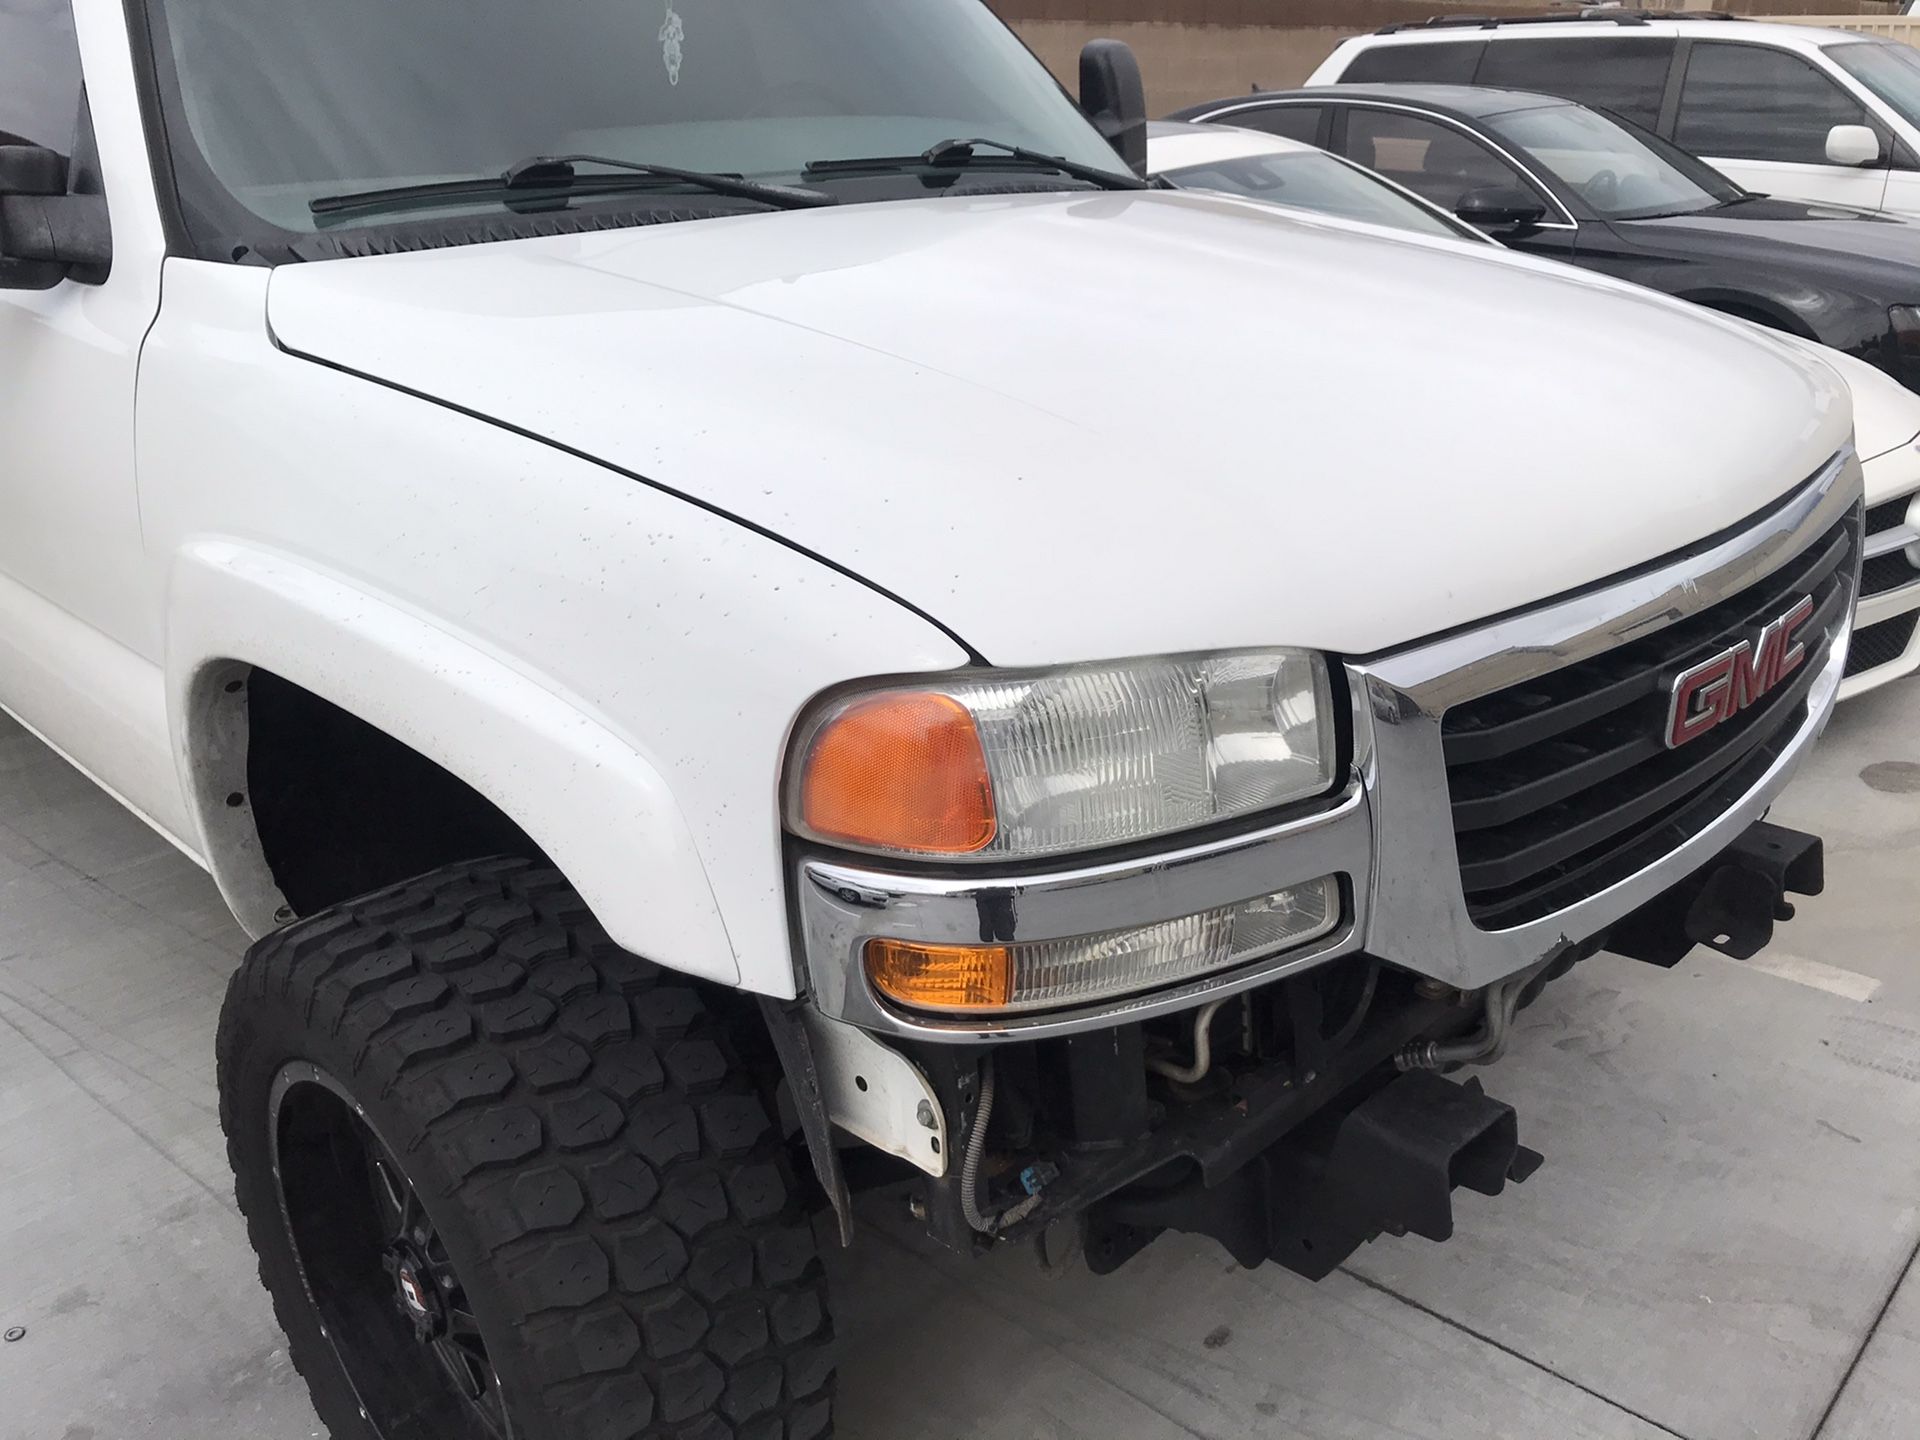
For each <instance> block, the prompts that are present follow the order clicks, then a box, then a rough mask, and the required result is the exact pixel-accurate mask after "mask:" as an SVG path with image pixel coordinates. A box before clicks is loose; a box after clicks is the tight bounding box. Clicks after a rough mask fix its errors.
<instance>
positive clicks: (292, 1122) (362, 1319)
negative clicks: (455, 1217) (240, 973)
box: [269, 1064, 513, 1440]
mask: <svg viewBox="0 0 1920 1440" xmlns="http://www.w3.org/2000/svg"><path fill="white" fill-rule="evenodd" d="M269 1123H270V1132H269V1133H270V1134H271V1135H272V1137H273V1147H274V1148H273V1166H274V1181H275V1184H276V1187H277V1189H278V1191H279V1197H280V1213H281V1217H282V1220H283V1222H284V1224H285V1226H286V1231H287V1236H288V1239H289V1240H290V1241H291V1243H292V1247H293V1253H294V1257H295V1260H296V1261H297V1262H298V1264H299V1268H300V1278H301V1282H302V1283H303V1284H304V1286H305V1287H306V1292H307V1299H308V1301H309V1302H310V1304H311V1305H312V1307H313V1310H314V1312H315V1314H316V1315H317V1316H318V1318H319V1321H320V1331H321V1335H322V1336H323V1338H324V1339H325V1340H326V1342H327V1344H328V1345H329V1346H331V1348H332V1350H333V1353H334V1355H335V1356H336V1357H337V1358H338V1360H339V1363H340V1368H341V1369H342V1370H343V1371H344V1372H345V1374H346V1377H347V1380H348V1382H349V1383H350V1384H351V1386H352V1387H353V1392H354V1398H355V1400H356V1401H357V1402H358V1405H359V1409H360V1414H361V1416H362V1417H363V1418H364V1419H365V1420H366V1422H367V1423H368V1424H369V1425H370V1426H372V1428H373V1429H374V1431H375V1433H376V1434H378V1435H379V1436H380V1437H381V1440H513V1426H512V1423H511V1421H510V1420H509V1418H508V1415H507V1410H506V1404H505V1398H504V1396H503V1395H502V1393H501V1387H500V1380H499V1376H498V1374H497V1372H496V1370H495V1367H494V1363H493V1360H492V1358H491V1356H490V1355H489V1353H488V1348H487V1341H486V1338H485V1336H484V1335H483V1333H482V1330H481V1325H480V1321H479V1318H478V1316H476V1315H475V1314H474V1311H473V1308H472V1305H471V1302H470V1301H469V1300H468V1297H467V1289H466V1285H465V1283H464V1281H463V1280H462V1279H461V1276H460V1273H459V1271H458V1270H457V1269H456V1268H455V1266H454V1263H453V1260H452V1258H451V1257H450V1256H449V1254H448V1253H447V1247H446V1244H445V1242H444V1240H443V1239H442V1236H441V1233H440V1230H439V1227H438V1226H437V1225H436V1224H435V1223H434V1220H433V1217H432V1215H431V1214H430V1213H429V1211H428V1209H427V1207H426V1205H425V1204H423V1203H422V1201H421V1199H420V1194H419V1191H418V1189H417V1188H416V1187H415V1185H414V1182H413V1180H412V1178H411V1177H410V1176H409V1175H408V1173H407V1171H406V1168H405V1167H404V1166H403V1165H401V1164H400V1162H399V1161H398V1160H397V1159H396V1158H395V1155H394V1151H393V1148H392V1147H391V1146H389V1145H388V1144H387V1142H386V1141H385V1139H384V1138H382V1136H381V1135H380V1133H379V1132H378V1130H377V1129H376V1128H375V1127H374V1125H373V1124H372V1123H371V1122H370V1121H369V1120H368V1119H367V1116H366V1112H365V1110H364V1109H363V1108H362V1107H361V1106H359V1105H358V1104H357V1103H356V1102H355V1101H354V1100H353V1099H352V1097H351V1096H349V1095H348V1094H347V1092H346V1090H345V1088H344V1087H343V1086H341V1085H340V1084H339V1083H338V1082H337V1081H335V1080H334V1079H333V1077H331V1076H330V1075H328V1074H326V1073H325V1072H324V1071H322V1070H320V1069H318V1068H317V1067H315V1066H312V1065H307V1064H296V1065H289V1066H288V1067H287V1068H286V1069H285V1070H283V1071H282V1072H281V1073H280V1076H279V1077H278V1079H277V1080H276V1081H275V1083H274V1087H273V1096H272V1102H271V1114H270V1117H269Z"/></svg>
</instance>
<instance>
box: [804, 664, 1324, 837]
mask: <svg viewBox="0 0 1920 1440" xmlns="http://www.w3.org/2000/svg"><path fill="white" fill-rule="evenodd" d="M1333 761H1334V722H1333V717H1332V714H1331V702H1330V692H1329V683H1328V678H1327V668H1326V663H1325V662H1324V661H1323V660H1322V659H1321V658H1320V657H1319V656H1318V655H1315V654H1311V653H1309V652H1306V651H1300V650H1264V651H1257V652H1242V653H1235V654H1231V655H1217V656H1199V657H1176V658H1170V659H1152V660H1138V661H1128V662H1124V663H1119V664H1109V665H1086V666H1074V667H1072V668H1068V669H1061V670H1052V671H1044V672H1040V673H1029V672H996V671H979V672H973V673H966V674H959V675H954V676H950V677H946V678H944V679H943V680H941V681H940V682H939V683H937V684H931V685H927V686H916V687H913V688H899V689H887V690H880V691H874V692H869V693H867V694H863V695H855V696H853V697H850V698H847V699H843V700H840V701H837V702H835V703H834V704H832V705H829V706H827V707H825V708H824V709H823V710H822V711H821V712H819V713H818V714H816V715H815V716H813V717H812V718H811V720H810V721H809V723H808V724H807V725H806V727H805V728H804V729H803V731H802V734H801V736H800V743H799V747H798V750H797V756H796V762H797V763H796V765H795V776H794V782H793V789H792V792H791V794H790V797H789V813H790V820H791V823H792V824H793V826H794V828H795V829H796V830H797V831H798V832H799V833H801V834H803V835H806V836H809V837H811V838H814V839H818V840H823V841H826V842H829V843H831V844H835V845H845V846H850V847H853V848H856V849H863V850H875V851H880V852H882V853H891V854H900V855H921V856H945V857H949V858H965V857H975V858H980V859H1009V858H1015V857H1021V856H1038V855H1057V854H1062V853H1065V852H1068V851H1075V850H1089V849H1095V848H1098V847H1101V846H1107V845H1122V844H1126V843H1129V842H1131V841H1136V840H1144V839H1149V838H1153V837H1156V836H1161V835H1166V834H1169V833H1172V832H1175V831H1179V830H1187V829H1192V828H1194V827H1195V826H1200V825H1209V824H1213V823H1215V822H1217V821H1221V820H1230V819H1234V818H1236V817H1239V816H1243V815H1251V814H1254V813H1257V812H1259V811H1261V810H1268V809H1272V808H1273V807H1274V806H1277V805H1283V804H1285V803H1287V802H1288V801H1290V800H1299V799H1302V798H1305V797H1307V796H1311V795H1317V794H1319V793H1321V792H1323V791H1325V790H1326V789H1328V788H1329V787H1330V786H1331V785H1332V783H1333Z"/></svg>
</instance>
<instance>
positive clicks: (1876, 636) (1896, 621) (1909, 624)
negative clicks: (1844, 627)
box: [1847, 611, 1920, 677]
mask: <svg viewBox="0 0 1920 1440" xmlns="http://www.w3.org/2000/svg"><path fill="white" fill-rule="evenodd" d="M1917 626H1920V614H1916V613H1915V612H1913V611H1909V612H1907V613H1906V614H1905V615H1895V616H1894V617H1893V618H1892V619H1891V620H1882V621H1881V622H1880V623H1879V624H1878V625H1869V626H1867V628H1866V629H1864V630H1856V631H1854V632H1853V648H1852V649H1850V650H1848V651H1847V674H1848V676H1849V677H1852V676H1854V675H1864V674H1866V673H1867V671H1869V670H1878V669H1879V668H1880V667H1881V666H1882V665H1891V664H1892V663H1893V662H1894V661H1896V660H1898V659H1899V658H1900V657H1901V656H1902V655H1905V654H1906V653H1907V647H1908V646H1909V645H1911V644H1913V632H1914V629H1915V628H1916V627H1917Z"/></svg>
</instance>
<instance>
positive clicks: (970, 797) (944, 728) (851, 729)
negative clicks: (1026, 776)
mask: <svg viewBox="0 0 1920 1440" xmlns="http://www.w3.org/2000/svg"><path fill="white" fill-rule="evenodd" d="M800 818H801V820H802V821H803V822H804V823H805V825H806V827H807V828H808V829H809V830H811V831H812V832H813V833H814V834H815V835H817V836H819V837H820V838H821V839H823V840H837V841H843V842H845V843H846V844H849V845H859V846H874V847H878V848H880V849H884V850H904V851H908V852H911V853H917V854H924V855H970V854H972V853H974V852H975V851H977V850H984V849H986V847H987V846H988V845H989V844H991V843H992V842H993V835H994V828H995V821H994V812H993V782H992V781H991V780H990V779H989V778H988V775H987V756H986V752H985V751H984V750H983V749H982V748H981V745H980V732H979V730H978V729H976V728H975V726H974V723H973V716H972V715H971V714H969V713H968V711H967V707H966V706H964V705H962V704H961V703H960V702H959V701H958V700H955V699H952V698H951V697H949V696H946V695H931V694H928V693H926V692H925V691H918V690H895V691H888V692H886V693H884V694H880V695H872V696H869V697H867V698H866V699H864V700H858V701H855V702H854V703H853V704H851V705H849V706H848V707H847V708H846V709H845V710H842V711H841V712H840V713H839V714H838V715H835V716H834V717H833V718H832V719H830V720H828V721H827V723H826V724H825V725H823V726H822V727H821V728H820V730H819V732H818V733H817V734H816V735H815V736H814V737H813V743H812V746H811V747H810V748H809V750H808V752H807V757H806V763H805V768H804V769H803V770H802V772H801V781H800Z"/></svg>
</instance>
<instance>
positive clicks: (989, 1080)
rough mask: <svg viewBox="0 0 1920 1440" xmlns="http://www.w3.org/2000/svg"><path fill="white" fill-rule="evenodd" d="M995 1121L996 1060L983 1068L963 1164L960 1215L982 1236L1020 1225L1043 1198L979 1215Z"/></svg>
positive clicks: (1033, 1198)
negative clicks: (982, 1171)
mask: <svg viewBox="0 0 1920 1440" xmlns="http://www.w3.org/2000/svg"><path fill="white" fill-rule="evenodd" d="M991 1119H993V1059H992V1057H991V1056H989V1057H988V1058H987V1059H986V1060H984V1061H982V1062H981V1065H980V1103H979V1105H977V1106H976V1107H975V1108H974V1112H973V1133H972V1134H971V1135H969V1136H968V1137H967V1153H966V1155H965V1156H964V1157H963V1158H962V1159H961V1161H960V1213H961V1214H962V1215H963V1216H965V1217H966V1221H967V1224H969V1225H971V1226H972V1227H973V1228H974V1229H975V1230H978V1231H979V1232H980V1233H981V1234H982V1235H997V1234H999V1233H1000V1232H1001V1231H1002V1230H1004V1229H1006V1228H1007V1226H1009V1225H1017V1224H1018V1223H1019V1222H1020V1221H1022V1220H1024V1219H1026V1218H1027V1216H1029V1215H1031V1214H1032V1213H1033V1212H1034V1211H1035V1210H1037V1209H1039V1208H1040V1197H1039V1196H1038V1195H1029V1196H1028V1197H1027V1198H1026V1199H1024V1200H1022V1201H1021V1202H1020V1203H1019V1204H1018V1205H1015V1206H1014V1207H1013V1208H1012V1209H1011V1210H1006V1211H1003V1212H1002V1213H1000V1214H998V1215H994V1216H991V1217H989V1216H986V1215H983V1214H981V1213H980V1163H981V1161H983V1160H984V1159H986V1155H987V1122H988V1121H989V1120H991Z"/></svg>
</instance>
